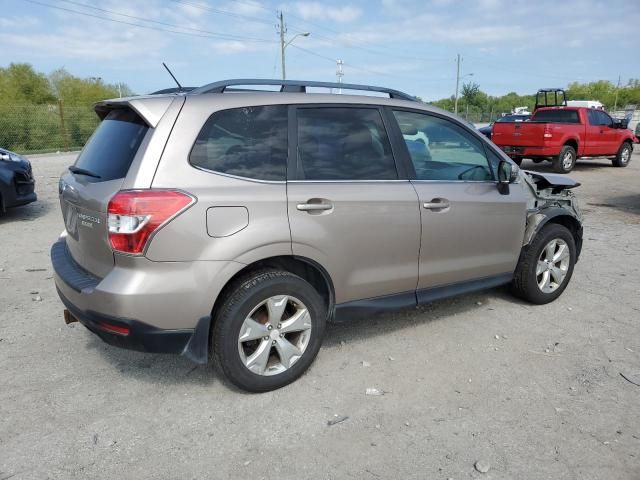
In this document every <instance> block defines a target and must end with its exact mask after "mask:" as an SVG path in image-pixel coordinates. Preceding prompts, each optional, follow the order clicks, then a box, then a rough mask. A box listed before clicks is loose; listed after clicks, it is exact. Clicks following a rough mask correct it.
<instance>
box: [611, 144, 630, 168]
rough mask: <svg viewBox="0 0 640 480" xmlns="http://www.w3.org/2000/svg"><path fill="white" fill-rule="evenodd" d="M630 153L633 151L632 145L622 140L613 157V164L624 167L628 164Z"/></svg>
mask: <svg viewBox="0 0 640 480" xmlns="http://www.w3.org/2000/svg"><path fill="white" fill-rule="evenodd" d="M631 153H633V146H632V145H631V143H629V142H624V143H623V144H622V145H621V146H620V149H619V150H618V153H617V155H616V157H615V158H614V159H613V166H614V167H626V166H627V165H629V162H630V161H631Z"/></svg>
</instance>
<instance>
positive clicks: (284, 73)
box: [278, 11, 287, 80]
mask: <svg viewBox="0 0 640 480" xmlns="http://www.w3.org/2000/svg"><path fill="white" fill-rule="evenodd" d="M279 18H280V27H279V29H278V31H279V33H280V61H281V62H282V79H283V80H286V79H287V72H286V70H285V66H284V49H285V48H286V45H285V43H284V34H285V33H286V32H287V30H286V28H287V27H285V25H284V16H283V15H282V11H280V17H279Z"/></svg>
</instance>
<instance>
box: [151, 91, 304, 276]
mask: <svg viewBox="0 0 640 480" xmlns="http://www.w3.org/2000/svg"><path fill="white" fill-rule="evenodd" d="M241 102H242V99H237V97H234V95H202V96H192V97H186V102H185V104H184V107H183V108H182V111H181V113H180V116H179V117H178V120H177V121H176V123H175V126H174V128H173V131H172V132H171V136H170V138H169V140H168V142H167V145H166V148H165V150H164V153H163V155H162V159H161V160H160V163H159V165H158V169H157V171H156V174H155V176H154V178H153V183H152V186H153V188H177V189H180V190H183V191H185V192H188V193H190V194H191V195H193V196H195V197H196V199H197V202H196V203H195V204H194V205H193V206H191V208H189V210H187V211H186V212H184V213H182V214H181V215H179V216H178V217H177V218H175V219H174V220H173V221H171V222H170V223H169V224H167V225H166V226H165V227H163V228H162V229H161V230H160V231H158V232H157V233H156V235H155V236H154V238H153V239H152V241H151V243H150V245H149V247H148V249H147V252H146V256H147V257H148V258H149V259H151V260H154V261H194V260H205V261H212V260H227V261H231V260H233V261H236V262H240V263H244V264H246V263H251V262H253V261H256V260H260V259H262V258H266V257H271V256H277V255H291V253H292V252H291V233H290V230H289V220H288V216H287V187H286V182H284V181H282V182H264V181H253V180H248V179H241V178H238V177H232V176H227V175H223V174H217V173H213V172H209V171H205V170H201V169H198V168H196V167H194V166H192V165H191V164H190V163H189V154H190V152H191V148H192V146H193V144H194V143H195V140H196V137H197V136H198V133H199V132H200V130H201V129H202V126H203V125H204V123H205V122H206V120H207V119H208V118H209V117H210V116H211V115H212V114H213V113H214V112H215V111H218V110H223V109H227V108H235V107H241V106H246V99H244V102H243V103H241ZM271 103H273V102H271ZM224 207H244V208H243V209H237V208H234V209H230V212H231V211H236V212H240V213H242V219H240V218H237V219H236V218H233V216H232V215H231V216H229V215H222V216H218V217H217V218H227V219H229V221H230V223H231V224H233V225H236V224H237V223H238V222H240V221H242V222H245V219H246V218H247V216H248V224H247V225H246V226H245V227H244V228H241V229H239V230H238V229H237V228H231V230H238V231H234V232H233V233H232V234H230V235H226V236H214V235H210V233H212V232H213V231H225V230H229V229H228V228H226V226H214V225H209V227H208V226H207V216H209V217H211V212H208V211H209V210H210V209H211V208H224ZM247 213H248V215H247Z"/></svg>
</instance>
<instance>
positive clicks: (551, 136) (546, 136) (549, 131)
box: [542, 124, 553, 138]
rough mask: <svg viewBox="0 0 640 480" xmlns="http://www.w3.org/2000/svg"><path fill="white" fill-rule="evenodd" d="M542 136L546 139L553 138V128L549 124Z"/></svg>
mask: <svg viewBox="0 0 640 480" xmlns="http://www.w3.org/2000/svg"><path fill="white" fill-rule="evenodd" d="M542 136H543V137H544V138H553V133H551V126H550V125H549V124H547V125H545V126H544V134H543V135H542Z"/></svg>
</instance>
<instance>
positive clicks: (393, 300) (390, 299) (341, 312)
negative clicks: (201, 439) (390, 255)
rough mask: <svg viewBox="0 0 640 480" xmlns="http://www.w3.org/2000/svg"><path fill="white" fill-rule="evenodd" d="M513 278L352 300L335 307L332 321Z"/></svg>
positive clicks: (506, 276)
mask: <svg viewBox="0 0 640 480" xmlns="http://www.w3.org/2000/svg"><path fill="white" fill-rule="evenodd" d="M512 279H513V272H507V273H502V274H500V275H494V276H491V277H485V278H479V279H476V280H469V281H466V282H460V283H452V284H448V285H441V286H438V287H432V288H425V289H421V290H417V291H415V292H403V293H398V294H395V295H385V296H383V297H374V298H366V299H364V300H354V301H352V302H345V303H340V304H338V305H336V308H335V315H334V322H335V323H342V322H345V321H348V320H353V319H356V318H362V317H365V316H371V315H376V314H378V313H382V312H385V311H389V310H398V309H401V308H409V307H415V306H416V305H419V304H421V303H429V302H433V301H435V300H441V299H443V298H448V297H455V296H458V295H462V294H465V293H471V292H476V291H479V290H486V289H488V288H493V287H498V286H500V285H505V284H507V283H509V282H510V281H511V280H512Z"/></svg>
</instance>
